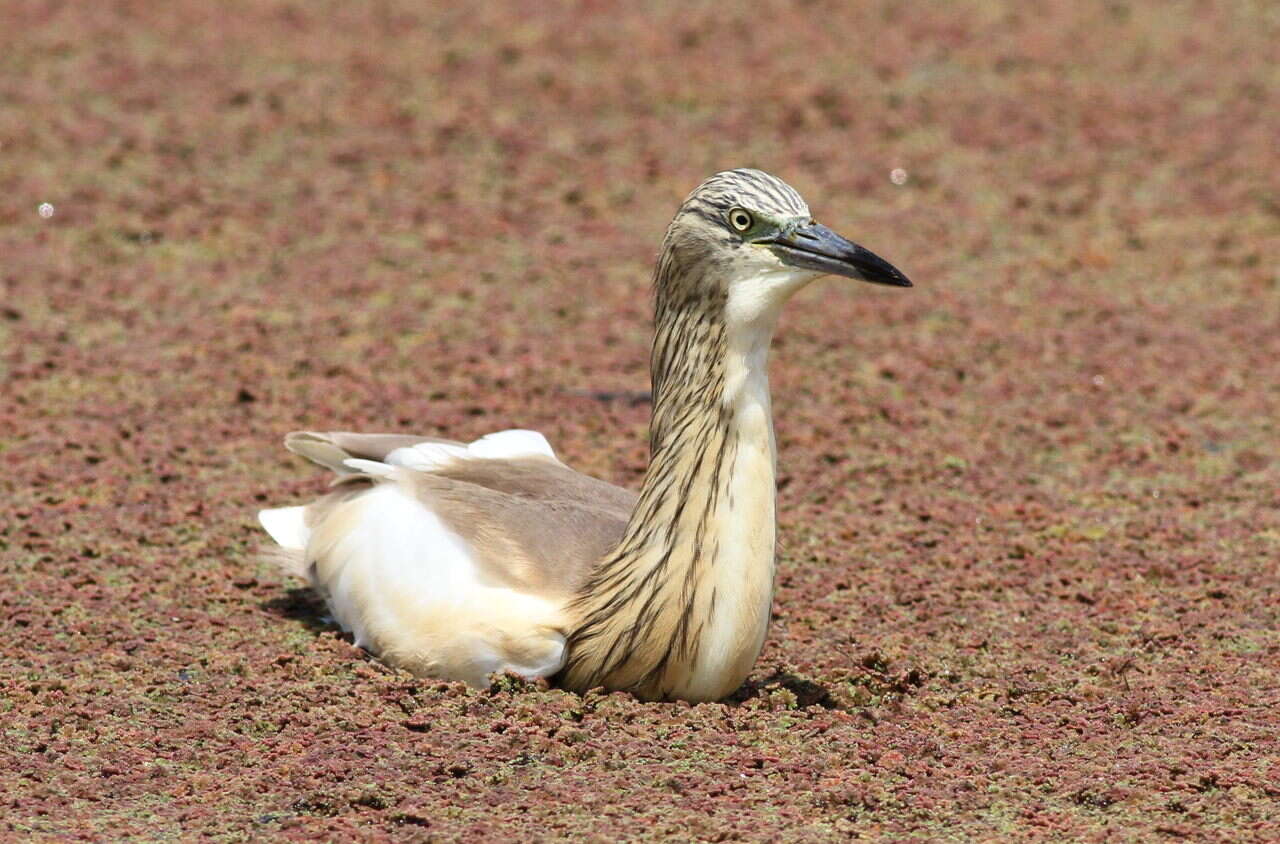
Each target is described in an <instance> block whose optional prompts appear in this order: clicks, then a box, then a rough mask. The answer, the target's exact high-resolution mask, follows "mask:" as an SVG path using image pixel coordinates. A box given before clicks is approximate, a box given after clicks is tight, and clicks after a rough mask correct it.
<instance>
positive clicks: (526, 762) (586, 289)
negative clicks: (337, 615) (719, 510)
mask: <svg viewBox="0 0 1280 844" xmlns="http://www.w3.org/2000/svg"><path fill="white" fill-rule="evenodd" d="M0 32H2V33H3V35H0V256H2V260H0V460H2V461H3V473H2V474H0V629H2V630H3V636H4V638H3V647H2V648H0V730H2V731H3V741H2V742H0V763H2V764H0V837H3V838H6V839H9V840H18V839H26V838H28V837H33V836H37V837H43V838H46V839H53V838H57V839H69V838H74V837H81V838H88V839H96V840H108V839H122V838H137V839H146V840H156V839H167V838H195V837H199V836H207V837H212V838H217V839H220V840H239V839H248V838H269V837H292V838H325V839H330V840H349V839H350V840H383V839H412V840H442V841H446V840H465V841H486V840H529V841H533V840H596V841H613V840H620V839H626V840H659V839H664V838H670V839H674V840H699V841H703V840H705V841H725V840H744V841H839V840H847V839H851V838H860V839H868V840H883V841H901V840H920V841H926V840H927V841H933V840H954V841H962V840H983V839H985V840H993V839H1005V840H1063V841H1088V840H1097V841H1102V840H1106V841H1125V840H1130V841H1158V840H1193V841H1211V840H1220V841H1233V842H1238V841H1249V840H1257V841H1263V840H1276V838H1277V837H1280V740H1278V739H1277V731H1278V730H1280V566H1278V564H1277V560H1278V558H1280V450H1278V443H1280V439H1278V438H1280V272H1278V270H1277V255H1280V144H1278V143H1277V139H1278V138H1280V13H1278V11H1277V6H1276V5H1275V4H1274V3H1268V2H1246V1H1245V0H1240V2H1233V1H1232V0H1223V2H1168V3H1164V2H1142V3H1140V2H1124V0H1115V2H1066V0H1049V2H1045V3H1036V4H1028V3H1012V2H1011V3H996V2H981V0H966V2H957V3H945V4H944V3H903V2H897V0H873V2H868V3H857V4H852V3H843V2H837V0H799V1H798V2H781V1H780V0H768V2H759V3H749V4H748V3H743V4H731V3H703V2H693V3H674V2H671V3H656V4H623V3H610V2H577V3H564V4H551V3H534V2H516V1H515V0H510V2H502V3H485V4H443V3H441V4H425V3H423V4H419V3H412V2H402V0H378V2H370V3H339V2H312V3H304V2H297V0H232V1H231V2H227V3H220V4H212V3H202V2H195V1H194V0H174V2H168V3H146V2H128V0H109V2H101V3H80V4H71V3H56V2H45V0H12V2H6V3H5V4H3V5H2V6H0ZM744 165H750V166H758V167H761V168H764V169H766V170H769V171H771V172H774V173H776V174H778V175H780V176H781V177H783V178H784V179H786V180H787V181H789V182H791V183H792V184H793V185H795V186H796V187H797V188H798V189H799V190H800V191H801V192H802V193H803V194H804V195H805V196H806V198H807V199H808V200H809V203H810V205H811V206H812V208H813V209H814V211H815V213H816V214H817V216H818V218H819V219H820V220H821V221H822V222H824V223H826V224H828V225H830V226H831V227H833V228H835V229H836V230H838V231H841V232H843V233H845V234H847V235H849V236H851V237H854V238H855V239H857V240H858V241H860V242H862V243H863V244H865V245H867V246H868V247H869V248H871V249H873V250H874V251H876V252H878V253H880V254H881V255H883V256H885V257H886V258H888V259H889V260H891V261H892V262H894V263H895V264H897V265H898V266H900V267H902V269H903V270H904V271H906V272H907V274H908V275H910V276H911V277H912V279H914V280H915V282H916V285H917V286H916V287H915V288H913V289H911V290H889V289H882V288H873V287H870V286H867V285H855V284H849V283H841V282H838V281H828V282H824V283H821V284H819V285H815V286H814V287H812V288H810V289H809V290H807V291H805V292H804V293H803V294H801V295H800V296H799V297H797V299H796V301H795V302H794V303H793V304H792V305H791V307H790V309H789V311H788V312H787V314H786V316H785V317H784V320H783V324H782V326H781V328H780V331H779V336H778V340H777V342H776V344H775V349H774V358H773V362H772V365H771V373H772V379H773V389H774V405H775V406H774V411H775V415H776V420H777V430H778V444H779V452H780V458H779V460H780V490H779V511H780V513H779V515H780V520H781V529H780V536H781V545H780V549H779V579H778V591H777V597H776V602H775V606H774V616H773V622H772V625H771V629H770V635H769V639H768V643H767V645H766V647H765V650H764V653H763V654H762V656H761V658H760V660H759V663H758V665H757V666H756V669H755V672H754V673H753V674H752V676H751V678H750V680H749V682H748V684H747V685H746V686H745V687H744V688H743V690H742V691H740V692H739V693H738V695H737V696H736V697H735V698H734V699H733V700H731V701H728V702H725V703H717V704H703V705H698V706H688V705H678V704H649V703H640V702H638V701H636V700H635V699H633V698H631V697H630V696H628V695H625V694H600V693H590V694H587V695H585V696H578V695H574V694H567V693H564V692H561V691H559V690H555V689H549V688H546V687H545V686H538V685H521V684H519V683H517V682H513V681H511V680H503V681H501V682H498V683H496V684H495V685H494V687H493V688H491V689H490V690H488V691H474V690H469V689H467V688H464V687H462V686H458V685H452V684H448V683H443V682H437V681H429V680H417V679H414V678H412V677H410V676H408V675H406V674H402V673H397V672H395V671H392V670H390V669H387V668H385V667H384V666H382V665H381V664H379V663H377V662H376V661H372V660H370V659H369V658H368V657H367V656H365V655H364V654H363V653H362V652H360V651H358V650H357V649H355V648H354V647H353V646H352V644H351V642H350V640H349V639H348V638H347V637H345V636H343V635H341V634H339V633H338V632H336V631H335V630H333V629H332V628H331V627H329V626H327V625H326V623H325V621H324V617H323V616H324V614H323V608H322V607H320V606H319V605H318V604H317V603H316V601H315V599H314V598H313V597H312V596H311V595H310V594H309V593H307V592H305V591H303V590H301V589H299V588H298V587H299V586H300V584H298V583H297V582H293V581H288V580H285V579H283V578H282V577H281V576H280V575H279V574H277V573H276V572H275V571H273V570H272V569H271V568H270V567H269V566H266V565H263V564H261V563H259V562H258V561H257V559H256V557H255V549H256V547H257V545H258V543H259V542H260V540H261V539H262V534H261V533H260V530H259V528H258V527H257V525H256V522H255V518H254V512H255V510H256V509H257V508H259V507H262V506H264V505H268V504H269V505H282V504H287V503H292V502H301V501H303V500H305V499H306V498H307V497H308V496H311V495H313V494H315V493H316V492H318V491H319V490H321V489H322V488H323V487H324V484H325V481H326V479H325V477H324V475H323V473H322V472H320V471H318V470H313V469H312V468H309V467H307V466H305V465H304V464H303V463H302V462H301V461H299V460H297V459H296V458H293V457H291V456H290V455H288V454H287V453H286V452H284V450H283V449H282V448H281V447H280V438H281V436H282V435H283V434H284V433H285V432H286V431H289V430H293V429H298V428H313V429H335V428H339V429H355V430H388V431H415V432H423V433H428V434H441V435H446V436H450V437H456V438H460V439H467V438H473V437H476V436H479V435H481V434H484V433H487V432H489V431H493V430H498V429H502V428H507V427H517V426H518V427H530V428H535V429H537V430H540V431H543V432H545V433H546V435H547V436H548V438H549V439H550V440H551V442H552V443H553V444H554V445H555V447H556V448H557V450H558V452H559V453H560V455H561V456H562V457H563V458H564V459H565V460H566V461H567V462H569V463H570V464H571V465H574V466H575V467H577V468H579V469H581V470H583V471H587V472H590V473H593V474H596V475H599V476H601V477H604V478H608V479H610V480H613V481H615V482H618V483H623V484H628V485H635V484H636V483H637V482H638V479H639V477H640V474H641V472H642V471H643V467H644V463H645V460H646V449H645V433H646V426H647V419H648V412H649V407H648V404H647V400H646V391H647V390H648V367H647V355H648V342H649V332H650V315H649V312H650V298H649V290H648V281H649V273H650V269H651V264H652V259H653V256H654V254H655V251H656V248H657V244H658V241H659V239H660V237H661V235H662V232H663V229H664V228H665V226H666V224H667V222H668V220H669V219H670V216H671V213H672V212H673V210H674V209H675V207H676V205H677V204H678V203H679V201H680V200H681V199H682V198H683V196H684V195H685V194H686V193H687V192H688V191H689V190H690V189H691V188H692V187H693V186H694V185H696V184H697V183H698V182H699V181H700V180H701V179H702V178H704V177H705V176H707V175H709V174H710V173H712V172H714V171H716V170H718V169H724V168H727V167H735V166H744ZM895 170H900V171H901V172H900V173H897V174H896V176H893V177H891V174H892V173H893V171H895Z"/></svg>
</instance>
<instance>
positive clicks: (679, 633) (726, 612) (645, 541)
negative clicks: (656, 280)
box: [561, 287, 777, 700]
mask: <svg viewBox="0 0 1280 844" xmlns="http://www.w3.org/2000/svg"><path fill="white" fill-rule="evenodd" d="M661 292H662V291H661V287H660V292H659V302H658V320H657V330H656V336H655V340H654V350H653V381H654V410H653V420H652V423H651V428H650V445H651V450H652V454H651V459H650V464H649V468H648V471H647V472H646V475H645V480H644V484H643V486H642V488H641V492H640V498H639V501H638V503H637V505H636V509H635V512H634V513H633V515H632V518H631V521H630V523H629V524H628V526H627V529H626V532H625V534H624V537H623V539H622V541H621V543H620V544H619V545H618V547H617V549H615V550H614V552H612V553H611V554H610V555H609V556H608V557H606V558H605V559H604V560H603V561H602V562H601V564H600V566H599V567H598V568H597V570H596V572H595V574H594V575H593V577H592V578H591V579H590V581H589V582H588V583H587V584H586V585H585V586H584V588H583V590H582V591H581V592H580V597H579V598H578V599H577V601H576V602H575V609H576V610H577V615H578V619H579V623H578V625H577V627H576V629H574V630H573V631H571V633H570V638H569V648H570V653H569V658H568V663H567V664H566V667H565V669H564V671H563V673H562V675H561V680H562V682H563V683H564V685H566V686H568V687H570V688H589V687H591V686H595V685H605V686H607V687H609V688H621V689H630V690H633V691H634V692H636V693H637V694H639V695H640V696H642V697H646V698H673V697H679V698H684V699H692V700H715V699H718V698H721V697H724V696H725V695H727V694H729V693H731V692H732V691H733V690H734V689H735V688H737V687H738V685H740V684H741V682H742V681H743V680H744V679H745V678H746V675H747V673H748V672H749V671H750V670H751V666H752V665H753V664H754V662H755V659H756V657H757V656H758V655H759V652H760V648H761V646H762V644H763V641H764V634H765V630H766V628H767V626H768V618H769V606H770V603H771V601H772V596H773V575H774V537H775V530H776V523H775V510H774V495H775V466H774V436H773V424H772V418H771V413H770V400H769V384H768V376H767V373H766V365H767V362H768V352H769V341H770V339H771V337H772V333H773V326H774V323H775V322H776V316H777V313H776V309H774V311H773V312H772V313H766V314H764V316H763V318H761V319H755V320H746V321H743V320H741V319H737V318H736V317H738V316H739V315H738V314H735V312H734V308H735V305H736V304H737V303H735V301H734V300H733V298H732V297H731V296H729V295H725V296H721V297H719V298H718V299H716V298H714V297H713V298H712V299H710V300H707V301H705V302H701V303H699V305H700V306H699V307H687V306H686V307H679V306H677V305H680V304H684V305H687V304H688V303H687V302H686V303H678V302H677V303H672V302H671V301H666V302H664V301H663V298H662V295H661ZM731 320H733V322H732V323H731Z"/></svg>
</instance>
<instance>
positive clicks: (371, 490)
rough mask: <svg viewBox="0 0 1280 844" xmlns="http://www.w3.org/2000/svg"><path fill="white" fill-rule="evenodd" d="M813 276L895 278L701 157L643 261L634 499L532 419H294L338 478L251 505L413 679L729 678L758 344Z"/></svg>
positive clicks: (764, 390)
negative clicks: (416, 429) (577, 466)
mask: <svg viewBox="0 0 1280 844" xmlns="http://www.w3.org/2000/svg"><path fill="white" fill-rule="evenodd" d="M825 275H836V276H844V277H847V278H851V279H857V280H861V281H866V282H872V283H874V284H881V285H890V286H897V287H910V286H911V282H910V281H908V280H907V278H906V276H905V275H903V273H902V272H900V271H899V270H898V269H896V268H895V267H894V266H893V265H891V264H890V263H889V262H887V261H885V260H884V259H883V258H880V257H878V256H877V255H875V254H874V253H872V252H870V251H869V250H867V249H865V248H864V247H862V246H859V245H858V244H856V243H853V242H852V241H849V240H847V239H845V238H844V237H842V236H840V235H838V234H836V233H835V232H834V231H832V230H831V229H829V228H827V227H826V226H823V225H821V224H819V223H817V222H816V221H815V220H814V218H813V216H812V215H811V214H810V212H809V207H808V205H807V204H806V203H805V201H804V200H803V199H802V198H801V196H800V194H799V193H797V192H796V190H795V189H794V188H792V187H791V186H789V185H788V184H786V183H785V182H783V181H782V180H781V179H779V178H777V177H775V176H772V175H770V174H768V173H765V172H763V171H760V170H754V169H737V170H727V171H724V172H720V173H716V174H715V175H713V176H711V177H710V178H708V179H707V180H706V181H704V182H702V184H700V185H699V186H698V187H697V188H696V189H695V190H694V191H693V192H692V193H691V194H689V196H688V197H687V198H686V199H685V200H684V202H683V203H682V204H681V205H680V207H679V209H678V210H677V212H676V215H675V217H674V219H673V220H672V221H671V224H670V226H669V227H668V228H667V231H666V235H665V236H664V238H663V241H662V247H661V251H660V253H659V256H658V260H657V264H656V267H655V270H654V275H653V288H654V298H655V321H654V322H655V334H654V341H653V347H652V354H651V371H650V376H651V379H652V386H653V391H652V397H653V404H652V418H651V421H650V428H649V450H650V460H649V464H648V468H647V470H646V471H645V474H644V479H643V481H642V483H641V484H640V489H639V492H638V493H637V492H633V491H631V490H627V489H624V488H621V487H618V486H615V485H613V484H611V483H608V482H606V481H603V480H599V479H597V478H593V477H590V476H587V475H584V474H581V473H579V472H576V471H574V470H573V469H571V468H569V467H568V466H567V465H565V464H564V463H563V462H561V461H560V459H559V458H558V457H557V456H556V454H555V452H554V451H553V450H552V448H551V446H550V445H549V443H548V442H547V440H546V438H545V437H544V436H543V435H542V434H539V433H537V432H534V431H528V430H510V431H500V432H498V433H494V434H489V435H488V436H484V437H481V438H480V439H478V440H476V441H474V442H469V443H462V442H455V441H451V440H445V439H439V438H435V437H427V436H414V435H406V434H358V433H347V432H327V433H325V432H314V431H303V432H295V433H292V434H289V435H288V436H287V437H286V438H285V446H286V448H288V449H289V450H290V451H292V452H294V453H296V454H298V455H301V456H302V457H304V458H307V459H309V460H311V461H313V462H315V463H318V464H320V465H321V466H324V467H327V468H328V469H330V470H331V471H332V472H334V473H335V474H336V475H337V477H336V478H335V480H334V485H333V487H332V489H331V491H329V492H328V493H327V494H325V495H324V496H322V497H321V498H319V499H317V500H316V501H314V502H312V503H310V504H308V505H305V506H293V507H283V508H279V509H268V510H263V511H261V512H260V513H259V519H260V521H261V523H262V525H263V527H264V528H265V529H266V531H267V533H268V534H270V536H271V537H272V539H274V540H275V542H276V543H277V544H278V546H279V548H278V549H274V550H275V554H276V556H277V558H278V559H279V560H280V561H281V564H282V565H283V567H284V568H285V569H286V571H288V572H289V573H291V574H295V575H297V576H299V577H301V578H303V579H305V580H306V581H307V582H308V583H309V584H310V586H311V587H312V588H313V589H314V590H315V591H316V592H318V593H319V594H320V595H321V596H322V597H323V598H324V600H325V602H326V603H327V605H328V607H329V611H330V613H331V614H332V617H333V618H334V620H336V621H337V622H338V623H339V624H340V625H341V626H342V627H343V629H344V630H346V631H348V632H350V633H352V634H353V636H354V642H355V644H356V645H357V646H359V647H361V648H364V649H365V650H367V651H368V652H370V653H371V654H373V655H375V656H376V657H378V658H380V659H381V660H383V661H384V662H386V663H388V664H390V665H393V666H396V667H400V668H404V669H407V670H408V671H410V672H412V673H413V674H415V675H418V676H421V677H434V678H442V679H448V680H460V681H464V682H466V683H468V684H470V685H472V686H476V687H486V686H488V685H489V683H490V677H491V675H493V674H495V673H502V672H511V673H514V674H517V675H522V676H524V677H528V678H539V677H545V678H548V680H549V681H550V682H551V683H552V684H555V685H559V686H561V687H563V688H565V689H568V690H570V691H577V692H583V691H586V690H588V689H591V688H596V687H603V688H605V689H608V690H624V691H629V692H631V693H633V694H634V695H635V696H636V697H638V698H640V699H642V700H687V701H694V702H698V701H713V700H719V699H722V698H724V697H726V696H728V695H730V694H732V693H733V692H734V691H735V690H736V689H737V688H738V687H739V686H740V685H741V684H742V682H743V681H744V680H745V679H746V678H747V676H748V674H749V673H750V671H751V669H752V666H753V665H754V663H755V661H756V659H757V657H758V656H759V654H760V651H761V649H762V647H763V645H764V641H765V635H766V631H767V628H768V623H769V617H770V610H771V605H772V602H773V591H774V580H775V577H774V575H775V538H776V534H777V517H776V483H775V478H776V443H775V439H774V431H773V418H772V410H771V405H770V395H769V381H768V373H767V371H766V367H767V363H768V356H769V346H770V343H771V340H772V337H773V334H774V329H775V327H776V325H777V322H778V317H779V314H780V312H781V310H782V307H783V305H784V304H785V303H786V301H787V300H788V299H789V298H790V297H791V296H792V295H793V294H795V293H796V292H797V291H798V290H800V289H801V288H803V287H805V286H806V285H808V284H809V283H810V282H812V281H814V280H815V279H817V278H819V277H821V276H825Z"/></svg>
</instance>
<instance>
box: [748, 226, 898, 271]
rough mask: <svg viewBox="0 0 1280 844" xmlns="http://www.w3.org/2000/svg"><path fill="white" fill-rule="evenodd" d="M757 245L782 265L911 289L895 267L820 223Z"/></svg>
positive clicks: (792, 228) (780, 234)
mask: <svg viewBox="0 0 1280 844" xmlns="http://www.w3.org/2000/svg"><path fill="white" fill-rule="evenodd" d="M756 242H757V243H760V244H763V245H766V246H768V247H769V248H770V249H772V250H773V254H775V255H777V256H778V258H779V259H780V260H781V261H782V263H784V264H787V265H789V266H792V267H802V268H804V269H806V270H817V271H818V272H822V273H830V274H831V275H842V276H845V277H847V278H856V279H860V280H862V281H869V282H871V283H872V284H888V285H892V286H893V287H910V286H911V282H910V281H909V280H908V279H907V277H906V276H905V275H903V274H902V272H901V271H900V270H899V269H898V268H897V267H895V266H894V265H893V264H890V263H889V262H888V261H886V260H885V259H884V258H881V257H880V256H879V255H877V254H875V253H874V252H871V251H870V250H867V249H863V248H862V247H861V246H859V245H858V244H856V243H854V242H853V241H851V240H845V239H844V238H843V237H841V236H840V235H838V234H836V233H835V232H833V231H832V230H831V229H829V228H827V227H826V226H823V225H820V224H818V223H813V222H810V223H804V224H802V225H798V226H794V227H792V226H788V227H787V228H785V229H783V231H781V232H779V233H778V235H776V236H775V237H772V238H769V239H768V240H759V241H756Z"/></svg>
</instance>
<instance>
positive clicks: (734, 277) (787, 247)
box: [657, 169, 911, 320]
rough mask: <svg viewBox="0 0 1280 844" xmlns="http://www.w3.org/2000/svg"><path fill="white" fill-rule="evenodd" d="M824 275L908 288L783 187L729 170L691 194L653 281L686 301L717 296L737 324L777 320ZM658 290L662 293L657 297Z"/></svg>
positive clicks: (759, 174)
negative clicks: (669, 286) (790, 302)
mask: <svg viewBox="0 0 1280 844" xmlns="http://www.w3.org/2000/svg"><path fill="white" fill-rule="evenodd" d="M824 275H839V276H845V277H847V278H853V279H858V280H860V281H867V282H871V283H873V284H887V285H891V286H894V287H910V286H911V282H910V281H908V280H907V277H906V276H905V275H903V274H902V272H900V271H899V270H898V269H897V268H895V267H894V266H893V265H892V264H890V263H889V262H888V261H885V260H884V259H883V258H881V257H879V256H878V255H876V254H875V253H873V252H871V251H869V250H867V249H865V248H863V247H861V246H859V245H858V244H856V243H853V242H852V241H850V240H846V239H845V238H843V237H841V236H840V235H838V234H836V233H835V232H833V231H832V230H831V229H829V228H827V227H826V226H824V225H821V224H820V223H817V222H815V221H814V219H813V215H812V214H810V213H809V206H808V205H807V204H805V201H804V199H802V198H801V197H800V194H799V193H797V192H796V190H795V189H794V188H792V187H791V186H790V185H788V184H787V183H786V182H784V181H782V180H781V179H779V178H777V177H776V176H771V175H769V174H768V173H765V172H763V171H760V170H750V169H740V170H726V171H724V172H721V173H717V174H715V175H714V176H712V177H711V178H709V179H707V180H706V181H705V182H703V183H702V184H701V185H699V186H698V187H697V189H695V190H694V191H693V193H691V194H689V197H688V198H687V199H686V200H685V201H684V204H682V205H681V206H680V210H679V211H678V212H676V216H675V219H673V220H672V221H671V225H670V227H669V228H668V229H667V234H666V238H665V240H664V241H663V254H662V260H661V262H660V264H659V277H658V279H657V283H658V284H659V286H660V287H661V285H663V284H664V283H669V284H673V285H680V286H682V287H684V288H686V289H685V290H683V291H682V292H683V293H684V294H685V295H686V296H692V297H695V298H699V299H701V298H705V297H716V298H722V300H723V301H725V302H726V304H727V307H728V308H729V310H730V312H731V313H730V317H731V318H732V316H733V312H734V311H736V312H737V315H738V317H739V318H741V319H746V320H754V319H757V318H759V317H760V316H765V315H771V314H776V312H777V310H778V309H780V308H781V306H782V304H783V303H784V302H785V301H786V300H787V299H788V298H790V296H791V294H793V293H794V292H795V291H797V290H799V289H800V288H801V287H803V286H804V285H805V284H807V283H809V282H810V281H813V280H814V279H816V278H819V277H821V276H824ZM662 292H663V291H662V290H661V289H660V290H659V293H660V294H661V293H662Z"/></svg>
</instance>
